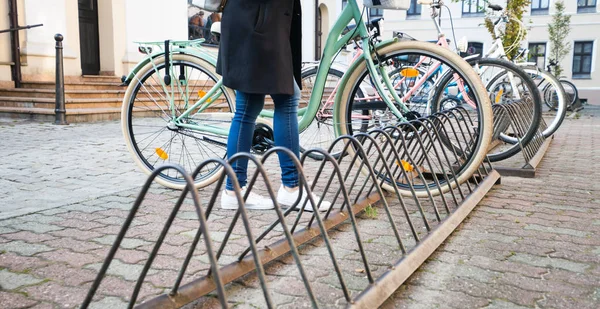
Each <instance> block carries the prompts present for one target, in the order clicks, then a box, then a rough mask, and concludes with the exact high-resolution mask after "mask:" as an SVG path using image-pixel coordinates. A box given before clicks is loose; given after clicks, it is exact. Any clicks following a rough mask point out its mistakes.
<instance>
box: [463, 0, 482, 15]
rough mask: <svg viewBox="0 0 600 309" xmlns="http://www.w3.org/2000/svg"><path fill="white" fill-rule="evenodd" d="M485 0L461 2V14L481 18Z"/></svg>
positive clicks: (464, 0) (465, 0)
mask: <svg viewBox="0 0 600 309" xmlns="http://www.w3.org/2000/svg"><path fill="white" fill-rule="evenodd" d="M484 5H485V0H463V3H462V14H463V16H465V15H471V16H483V15H484V10H485V7H484Z"/></svg>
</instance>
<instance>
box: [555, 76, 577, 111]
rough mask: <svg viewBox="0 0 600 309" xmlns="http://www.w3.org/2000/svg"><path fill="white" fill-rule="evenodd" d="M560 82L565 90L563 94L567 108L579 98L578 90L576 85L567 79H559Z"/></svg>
mask: <svg viewBox="0 0 600 309" xmlns="http://www.w3.org/2000/svg"><path fill="white" fill-rule="evenodd" d="M560 84H561V85H562V86H563V89H564V90H565V94H566V96H567V109H569V108H571V106H572V105H573V104H575V102H576V101H577V99H578V98H579V91H577V87H575V84H573V83H572V82H570V81H568V80H565V79H561V80H560Z"/></svg>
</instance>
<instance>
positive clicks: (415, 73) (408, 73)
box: [400, 68, 419, 77]
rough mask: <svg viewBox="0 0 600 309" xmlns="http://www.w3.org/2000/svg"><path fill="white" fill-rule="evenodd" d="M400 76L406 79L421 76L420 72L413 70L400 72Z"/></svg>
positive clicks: (407, 69) (408, 69)
mask: <svg viewBox="0 0 600 309" xmlns="http://www.w3.org/2000/svg"><path fill="white" fill-rule="evenodd" d="M400 75H402V76H404V77H417V76H419V71H418V70H417V69H413V68H406V69H403V70H402V71H400Z"/></svg>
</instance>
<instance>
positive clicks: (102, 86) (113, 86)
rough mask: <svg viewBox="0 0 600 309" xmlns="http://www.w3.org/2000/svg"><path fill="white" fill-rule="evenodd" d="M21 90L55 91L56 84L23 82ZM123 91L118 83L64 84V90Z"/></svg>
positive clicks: (72, 82)
mask: <svg viewBox="0 0 600 309" xmlns="http://www.w3.org/2000/svg"><path fill="white" fill-rule="evenodd" d="M22 84H23V88H27V89H55V88H56V84H55V83H54V82H48V81H25V82H23V83H22ZM120 89H123V86H121V83H120V82H106V81H102V82H98V81H93V82H85V81H69V82H65V90H120Z"/></svg>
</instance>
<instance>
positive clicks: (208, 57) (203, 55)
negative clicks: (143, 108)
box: [121, 48, 217, 86]
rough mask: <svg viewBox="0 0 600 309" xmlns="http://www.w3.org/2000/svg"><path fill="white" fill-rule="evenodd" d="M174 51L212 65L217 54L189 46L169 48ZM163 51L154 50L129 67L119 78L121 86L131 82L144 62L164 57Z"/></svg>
mask: <svg viewBox="0 0 600 309" xmlns="http://www.w3.org/2000/svg"><path fill="white" fill-rule="evenodd" d="M174 53H181V54H186V55H190V56H194V57H197V58H199V59H202V60H205V61H206V62H208V63H210V64H212V65H213V66H216V65H217V56H216V55H214V54H212V53H210V52H206V51H200V50H194V49H190V48H185V49H184V48H174V49H172V50H171V54H174ZM164 56H165V53H164V52H163V51H160V52H156V53H153V54H151V55H148V56H146V57H144V58H143V59H142V60H141V61H140V62H138V63H137V64H136V65H135V67H133V69H131V71H130V72H129V74H128V75H127V76H126V77H125V76H124V77H122V78H121V82H122V84H121V86H128V85H129V83H130V82H131V80H132V79H133V77H134V76H135V74H137V72H139V71H140V70H141V69H142V68H143V67H144V66H145V65H146V64H148V63H149V62H150V61H155V59H158V58H160V57H164Z"/></svg>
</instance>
